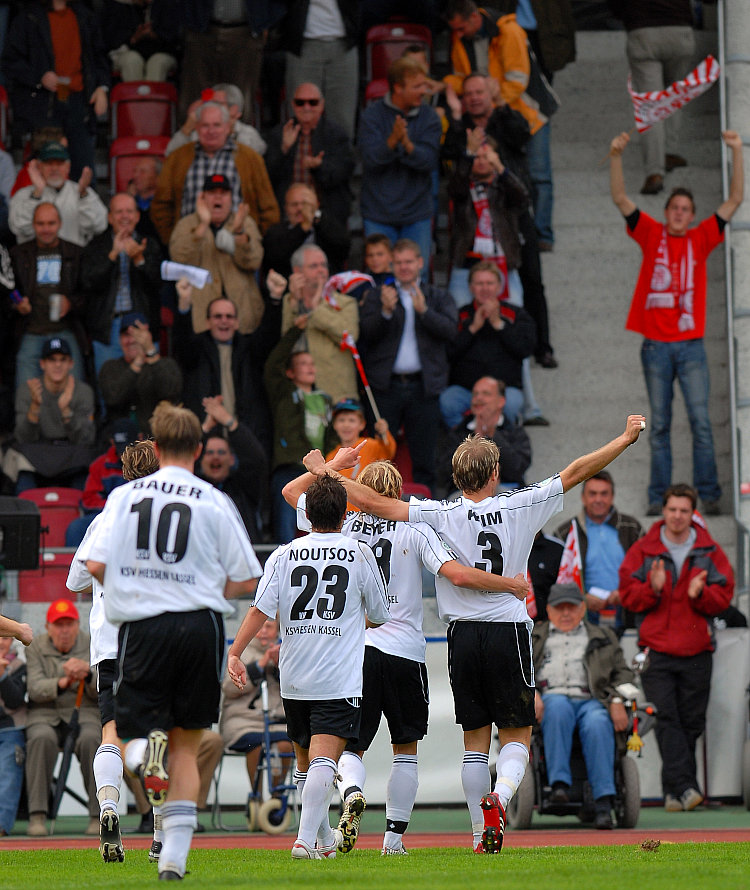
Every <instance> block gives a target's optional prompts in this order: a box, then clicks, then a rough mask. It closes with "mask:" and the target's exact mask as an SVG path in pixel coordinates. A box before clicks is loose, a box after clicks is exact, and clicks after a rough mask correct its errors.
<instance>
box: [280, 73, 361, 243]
mask: <svg viewBox="0 0 750 890" xmlns="http://www.w3.org/2000/svg"><path fill="white" fill-rule="evenodd" d="M291 111H292V116H291V117H290V118H289V120H288V121H287V122H286V123H285V124H284V125H283V126H282V125H279V126H277V127H276V128H275V129H274V130H273V131H272V132H271V135H270V136H269V138H268V150H267V152H266V167H267V168H268V175H269V177H270V178H271V185H273V188H274V191H275V192H276V198H277V200H278V202H279V203H281V200H282V198H283V196H284V194H285V193H286V191H287V189H288V188H289V186H290V185H291V184H292V183H293V182H294V183H304V184H305V185H307V186H310V187H311V188H312V189H313V190H314V191H315V192H316V194H317V195H318V198H319V200H320V204H321V210H322V211H324V212H325V211H328V212H329V213H331V214H333V215H334V216H335V217H337V218H338V219H339V220H340V221H341V223H342V224H344V225H345V224H346V220H347V217H348V216H349V207H350V204H351V200H352V195H351V191H350V189H349V180H350V179H351V176H352V173H353V172H354V150H353V148H352V144H351V140H350V139H349V137H348V136H347V134H346V132H345V131H344V129H343V128H342V127H341V126H340V125H339V124H337V123H335V121H332V120H330V119H329V118H328V116H327V115H325V114H324V111H325V100H324V99H323V94H322V93H321V91H320V90H319V89H318V87H317V86H316V85H315V84H314V83H301V84H300V85H299V86H298V87H297V89H296V90H295V91H294V96H293V98H292V109H291Z"/></svg>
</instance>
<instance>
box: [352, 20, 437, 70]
mask: <svg viewBox="0 0 750 890" xmlns="http://www.w3.org/2000/svg"><path fill="white" fill-rule="evenodd" d="M411 43H418V44H421V45H422V46H423V47H424V49H425V51H426V53H427V59H428V61H429V59H430V54H431V51H432V34H431V33H430V29H429V28H427V27H426V26H425V25H414V24H411V23H409V22H389V23H388V24H386V25H375V26H374V27H373V28H370V29H369V31H368V32H367V36H366V37H365V78H366V80H367V82H368V84H369V83H370V82H371V81H373V80H382V79H385V78H387V77H388V67H389V66H390V64H391V62H394V61H395V60H396V59H400V58H401V55H402V54H403V52H404V50H405V49H406V47H407V46H409V44H411Z"/></svg>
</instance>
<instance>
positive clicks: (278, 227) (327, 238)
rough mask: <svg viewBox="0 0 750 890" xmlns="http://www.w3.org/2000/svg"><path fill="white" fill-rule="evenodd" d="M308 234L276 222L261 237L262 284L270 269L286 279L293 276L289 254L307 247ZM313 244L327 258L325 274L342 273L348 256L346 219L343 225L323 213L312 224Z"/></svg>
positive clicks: (349, 240) (300, 228)
mask: <svg viewBox="0 0 750 890" xmlns="http://www.w3.org/2000/svg"><path fill="white" fill-rule="evenodd" d="M309 234H310V232H306V231H305V230H304V229H303V228H302V226H300V225H296V226H290V225H289V223H288V222H286V221H285V220H282V221H281V222H280V223H275V224H274V225H272V226H271V228H270V229H269V230H268V231H267V232H266V234H265V235H264V236H263V266H262V270H261V274H260V280H261V281H265V280H266V276H267V275H268V272H269V270H270V269H274V270H275V271H276V272H278V273H279V274H280V275H283V276H284V277H285V278H289V276H290V275H291V274H292V264H291V259H292V254H293V253H294V251H295V250H296V249H297V248H298V247H302V245H303V244H307V238H308V235H309ZM312 235H313V240H312V242H311V243H312V244H315V245H317V246H318V247H319V248H320V249H321V250H322V251H323V253H324V254H325V255H326V257H327V258H328V271H329V272H330V273H331V275H334V274H335V273H336V272H341V271H342V269H344V267H345V266H346V258H347V257H348V256H349V245H350V244H351V239H350V238H349V233H348V231H347V229H346V220H344V223H343V224H342V223H341V222H339V220H338V219H337V218H336V217H335V216H334V215H333V214H332V213H330V212H329V211H325V210H324V211H323V212H322V213H321V215H320V219H319V220H316V221H315V222H314V223H313V227H312Z"/></svg>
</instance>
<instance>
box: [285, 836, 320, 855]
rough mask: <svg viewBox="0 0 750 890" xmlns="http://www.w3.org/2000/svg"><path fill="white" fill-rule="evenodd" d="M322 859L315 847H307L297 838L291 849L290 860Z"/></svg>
mask: <svg viewBox="0 0 750 890" xmlns="http://www.w3.org/2000/svg"><path fill="white" fill-rule="evenodd" d="M322 858H323V857H322V856H321V855H320V853H319V852H318V851H317V850H316V849H315V847H308V845H307V844H306V843H305V842H304V841H303V840H300V839H299V838H297V840H296V841H295V842H294V846H293V847H292V859H322Z"/></svg>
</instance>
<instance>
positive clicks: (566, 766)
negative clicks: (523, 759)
mask: <svg viewBox="0 0 750 890" xmlns="http://www.w3.org/2000/svg"><path fill="white" fill-rule="evenodd" d="M542 701H543V702H544V716H543V717H542V735H543V736H544V759H545V760H546V761H547V780H548V781H549V784H550V785H552V784H553V783H554V782H565V784H566V785H570V784H572V782H573V778H572V776H571V772H570V750H571V747H572V744H573V732H574V730H575V728H576V727H578V735H579V736H580V738H581V747H582V748H583V759H584V760H585V761H586V773H587V775H588V779H589V784H590V785H591V792H592V794H593V795H594V800H597V799H598V798H600V797H603V796H604V795H605V794H614V793H615V728H614V726H613V725H612V720H611V719H610V716H609V714H608V713H607V709H606V708H605V707H604V705H603V704H602V703H601V702H600V701H597V700H596V699H595V698H588V699H583V698H568V697H567V695H555V694H553V693H548V694H547V695H543V696H542Z"/></svg>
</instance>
